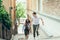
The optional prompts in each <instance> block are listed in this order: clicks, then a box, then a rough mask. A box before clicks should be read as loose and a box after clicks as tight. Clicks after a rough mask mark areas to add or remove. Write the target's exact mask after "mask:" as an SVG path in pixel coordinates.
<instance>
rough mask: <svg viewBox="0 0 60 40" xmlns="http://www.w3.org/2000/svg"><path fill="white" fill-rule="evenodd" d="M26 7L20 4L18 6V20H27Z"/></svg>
mask: <svg viewBox="0 0 60 40" xmlns="http://www.w3.org/2000/svg"><path fill="white" fill-rule="evenodd" d="M24 14H25V9H24V5H23V4H22V3H21V2H20V3H17V5H16V17H17V18H26V15H24Z"/></svg>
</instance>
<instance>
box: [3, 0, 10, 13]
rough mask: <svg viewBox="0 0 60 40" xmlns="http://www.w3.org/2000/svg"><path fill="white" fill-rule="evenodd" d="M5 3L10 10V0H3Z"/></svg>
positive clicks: (7, 9)
mask: <svg viewBox="0 0 60 40" xmlns="http://www.w3.org/2000/svg"><path fill="white" fill-rule="evenodd" d="M3 5H4V7H5V9H6V11H7V12H9V7H10V0H3Z"/></svg>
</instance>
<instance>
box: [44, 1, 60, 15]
mask: <svg viewBox="0 0 60 40" xmlns="http://www.w3.org/2000/svg"><path fill="white" fill-rule="evenodd" d="M43 12H44V13H48V14H52V15H56V16H60V0H44V1H43Z"/></svg>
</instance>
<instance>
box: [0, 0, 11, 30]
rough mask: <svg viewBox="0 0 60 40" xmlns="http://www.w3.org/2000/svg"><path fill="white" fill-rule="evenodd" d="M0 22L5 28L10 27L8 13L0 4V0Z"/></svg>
mask: <svg viewBox="0 0 60 40" xmlns="http://www.w3.org/2000/svg"><path fill="white" fill-rule="evenodd" d="M0 23H2V25H4V26H5V27H6V28H7V29H10V27H11V18H10V15H9V14H8V12H7V11H6V10H5V8H4V6H3V5H2V0H0Z"/></svg>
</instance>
